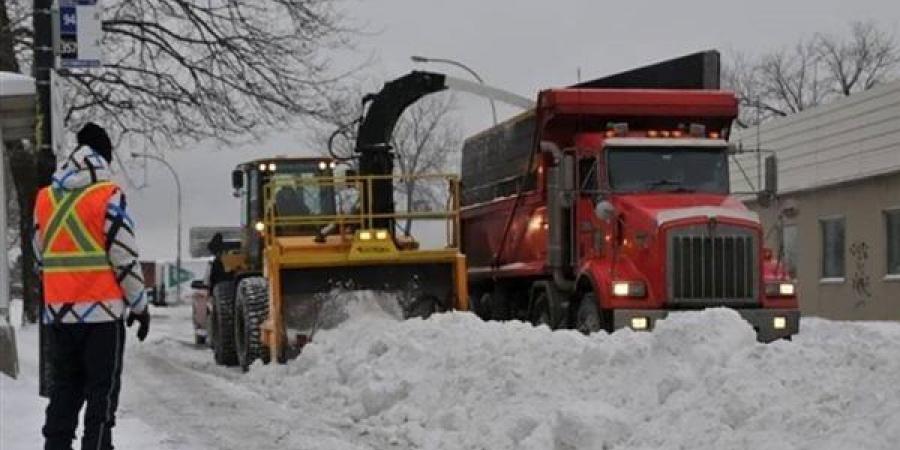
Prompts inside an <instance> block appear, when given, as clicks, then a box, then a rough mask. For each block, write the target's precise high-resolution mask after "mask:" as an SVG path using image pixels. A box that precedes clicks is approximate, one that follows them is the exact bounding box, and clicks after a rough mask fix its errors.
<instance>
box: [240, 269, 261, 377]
mask: <svg viewBox="0 0 900 450" xmlns="http://www.w3.org/2000/svg"><path fill="white" fill-rule="evenodd" d="M234 312H235V317H234V343H235V349H236V353H237V360H238V365H240V366H241V369H243V370H244V371H245V372H246V371H247V370H248V369H249V368H250V364H253V361H256V359H257V358H259V359H261V360H262V361H263V362H264V363H268V362H269V357H268V356H269V352H268V351H267V349H266V348H265V347H264V346H263V345H262V341H261V339H260V326H261V325H262V324H263V322H264V321H265V320H266V317H268V315H269V284H268V282H267V281H266V279H265V278H263V277H248V278H244V279H242V280H241V281H240V282H239V283H238V286H237V298H236V299H235V307H234Z"/></svg>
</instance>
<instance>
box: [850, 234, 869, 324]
mask: <svg viewBox="0 0 900 450" xmlns="http://www.w3.org/2000/svg"><path fill="white" fill-rule="evenodd" d="M850 257H851V258H852V260H853V274H852V275H851V276H850V286H851V287H852V289H853V293H854V295H856V303H855V304H854V305H853V306H854V307H855V308H860V307H863V306H865V305H866V303H868V302H869V300H871V299H872V291H871V287H872V279H871V277H870V276H869V271H868V269H867V266H868V262H869V244H867V243H866V242H865V241H856V242H854V243H852V244H850Z"/></svg>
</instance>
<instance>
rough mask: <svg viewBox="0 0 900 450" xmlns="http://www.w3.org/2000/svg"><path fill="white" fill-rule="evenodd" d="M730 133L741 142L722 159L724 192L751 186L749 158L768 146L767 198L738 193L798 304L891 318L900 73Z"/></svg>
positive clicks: (897, 310)
mask: <svg viewBox="0 0 900 450" xmlns="http://www.w3.org/2000/svg"><path fill="white" fill-rule="evenodd" d="M732 142H735V143H738V144H739V146H741V147H742V149H743V150H744V151H745V153H743V154H738V155H736V156H735V157H734V158H733V160H732V164H731V181H732V190H733V191H734V192H745V191H755V190H757V187H758V186H760V184H762V176H760V173H759V171H758V170H757V168H758V167H759V166H760V164H759V162H760V161H761V160H762V158H763V157H764V156H765V155H766V151H773V152H774V153H775V154H776V155H777V158H778V174H779V182H778V183H779V185H778V194H779V195H778V197H777V199H775V200H774V201H772V202H769V204H768V205H763V204H761V203H760V202H759V201H758V200H757V199H755V198H754V197H749V196H748V197H747V199H748V201H747V203H748V205H749V206H750V207H751V208H752V209H754V210H756V211H757V212H759V214H760V217H761V219H762V221H763V224H764V227H765V230H766V242H767V244H768V246H769V248H770V249H772V250H773V251H774V252H776V253H778V254H781V255H782V257H783V258H782V260H783V261H784V262H785V265H786V267H787V268H788V269H789V270H790V272H791V273H792V274H794V276H795V277H796V279H797V281H798V284H799V292H800V307H801V309H802V311H803V313H804V314H807V315H816V316H821V317H827V318H832V319H864V320H900V82H892V83H887V84H883V85H880V86H877V87H875V88H873V89H871V90H869V91H866V92H862V93H858V94H854V95H852V96H850V97H846V98H842V99H840V100H838V101H835V102H833V103H830V104H828V105H824V106H820V107H817V108H814V109H810V110H807V111H803V112H801V113H798V114H795V115H793V116H790V117H786V118H782V119H778V120H773V121H771V122H769V123H766V124H764V125H762V126H761V127H758V128H750V129H746V130H736V131H735V135H734V136H733V138H732ZM758 148H761V149H762V150H763V152H761V153H757V152H756V151H755V150H756V149H758Z"/></svg>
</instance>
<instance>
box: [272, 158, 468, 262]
mask: <svg viewBox="0 0 900 450" xmlns="http://www.w3.org/2000/svg"><path fill="white" fill-rule="evenodd" d="M379 181H381V182H387V181H389V182H390V183H391V186H392V187H391V189H392V192H396V190H397V187H398V186H400V187H401V188H402V186H403V185H404V184H406V183H416V185H417V188H418V189H422V188H425V187H438V188H441V187H443V189H446V192H445V195H446V198H441V199H442V200H445V201H444V202H443V203H444V205H443V207H442V208H441V207H439V206H436V205H431V208H438V209H432V210H429V211H407V210H403V208H401V210H399V211H395V212H393V213H389V214H385V213H376V212H374V211H372V204H373V197H372V192H373V189H372V187H373V185H374V184H375V183H376V182H379ZM286 187H293V188H301V189H306V188H310V187H311V188H314V189H317V190H318V192H319V195H320V196H321V195H332V196H333V197H334V199H333V204H334V208H335V211H336V212H335V213H334V214H304V215H284V214H279V212H278V211H277V210H276V209H277V208H276V203H277V202H276V195H277V193H278V191H279V190H280V189H282V188H286ZM329 188H330V189H329ZM362 195H366V196H367V201H366V202H362V201H361V200H362V198H361V197H362ZM263 201H264V203H263V205H264V212H263V223H264V231H265V233H264V234H265V240H266V245H271V244H272V243H273V242H274V239H275V238H276V237H278V236H285V235H292V234H294V235H295V234H296V233H295V232H294V233H292V232H291V231H289V230H290V227H294V228H296V227H300V226H305V227H310V228H312V227H318V229H320V230H325V231H328V232H327V233H325V234H329V235H335V234H337V235H340V236H342V237H344V238H349V237H350V236H352V234H353V232H354V231H355V230H358V229H372V228H374V226H375V221H376V220H378V219H391V220H392V221H393V222H394V223H399V222H401V221H406V220H411V221H416V220H432V221H433V220H443V221H445V222H446V238H447V239H446V240H447V242H446V243H447V247H449V248H458V247H459V241H460V228H459V209H460V199H459V178H458V177H457V176H456V175H449V174H428V175H368V176H348V177H341V176H334V177H330V176H329V177H304V176H299V175H298V176H287V177H282V178H278V179H272V180H271V181H269V182H268V183H267V184H266V186H265V189H264V197H263ZM395 203H398V202H395ZM400 203H402V202H400ZM401 206H402V205H401ZM329 228H330V229H329Z"/></svg>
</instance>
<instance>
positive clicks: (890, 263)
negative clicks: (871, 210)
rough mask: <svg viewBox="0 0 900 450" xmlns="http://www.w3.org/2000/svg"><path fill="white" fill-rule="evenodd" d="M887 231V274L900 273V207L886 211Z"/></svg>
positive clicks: (885, 222)
mask: <svg viewBox="0 0 900 450" xmlns="http://www.w3.org/2000/svg"><path fill="white" fill-rule="evenodd" d="M884 224H885V229H886V230H885V231H886V232H887V274H888V275H900V209H894V210H890V211H885V212H884Z"/></svg>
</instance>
